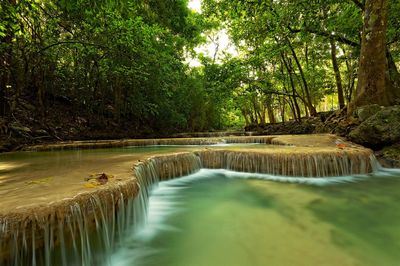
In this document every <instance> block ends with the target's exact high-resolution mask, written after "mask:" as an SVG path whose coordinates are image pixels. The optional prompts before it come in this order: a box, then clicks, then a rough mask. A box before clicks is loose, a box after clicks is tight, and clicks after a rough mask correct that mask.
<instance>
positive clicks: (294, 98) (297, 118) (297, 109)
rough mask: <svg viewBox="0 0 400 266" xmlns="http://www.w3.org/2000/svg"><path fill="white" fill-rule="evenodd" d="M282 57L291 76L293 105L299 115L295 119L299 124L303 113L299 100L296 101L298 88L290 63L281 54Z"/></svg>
mask: <svg viewBox="0 0 400 266" xmlns="http://www.w3.org/2000/svg"><path fill="white" fill-rule="evenodd" d="M281 57H282V61H283V64H284V65H285V68H286V70H287V72H288V74H289V80H290V86H291V88H292V97H293V104H294V107H295V110H296V113H297V117H296V116H295V117H294V119H295V120H296V121H298V122H301V112H300V107H299V104H298V103H297V99H296V87H295V85H294V81H293V77H292V72H291V70H290V68H289V65H288V63H287V62H286V59H285V56H284V55H283V54H281Z"/></svg>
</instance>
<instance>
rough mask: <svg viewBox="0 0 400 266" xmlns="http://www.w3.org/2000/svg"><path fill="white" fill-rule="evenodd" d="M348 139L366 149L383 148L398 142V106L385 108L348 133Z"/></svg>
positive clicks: (399, 109) (399, 117) (399, 130)
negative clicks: (366, 147)
mask: <svg viewBox="0 0 400 266" xmlns="http://www.w3.org/2000/svg"><path fill="white" fill-rule="evenodd" d="M349 138H350V139H351V140H352V141H353V142H356V143H359V144H362V145H365V146H368V147H383V146H387V145H392V144H395V143H397V142H399V141H400V106H399V105H395V106H390V107H385V108H383V109H382V110H380V111H378V112H377V113H376V114H374V115H372V116H370V117H369V118H368V119H366V120H365V121H364V122H362V123H361V124H360V125H359V126H358V127H356V128H355V129H354V130H352V131H351V132H350V133H349Z"/></svg>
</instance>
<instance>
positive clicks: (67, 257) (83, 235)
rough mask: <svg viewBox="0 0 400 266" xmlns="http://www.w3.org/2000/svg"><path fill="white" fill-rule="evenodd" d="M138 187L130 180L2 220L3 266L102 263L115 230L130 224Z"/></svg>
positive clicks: (0, 255) (0, 256) (0, 262)
mask: <svg viewBox="0 0 400 266" xmlns="http://www.w3.org/2000/svg"><path fill="white" fill-rule="evenodd" d="M138 189H139V187H138V186H137V184H136V182H132V181H126V182H123V183H121V184H119V185H115V186H112V187H109V188H106V189H99V190H98V191H96V192H93V193H83V194H80V195H77V196H76V197H74V198H71V199H65V200H63V201H61V202H56V203H53V204H49V205H47V206H40V207H36V208H34V209H25V210H18V211H16V212H15V213H12V214H10V213H9V214H7V216H3V217H0V265H46V266H48V265H94V264H98V262H100V261H104V260H105V259H107V257H108V256H107V254H109V253H110V251H111V250H112V245H113V243H114V242H115V241H114V240H115V239H117V238H118V237H119V236H118V235H116V232H123V231H124V230H126V229H127V228H128V227H129V226H130V225H131V224H132V222H131V220H132V215H133V212H134V211H135V212H136V208H135V206H134V198H135V195H136V194H137V193H138ZM98 251H101V252H98ZM94 254H96V255H95V256H94Z"/></svg>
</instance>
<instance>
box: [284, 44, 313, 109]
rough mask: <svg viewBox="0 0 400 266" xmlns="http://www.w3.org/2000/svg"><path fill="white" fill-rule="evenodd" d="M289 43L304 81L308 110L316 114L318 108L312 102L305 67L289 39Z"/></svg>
mask: <svg viewBox="0 0 400 266" xmlns="http://www.w3.org/2000/svg"><path fill="white" fill-rule="evenodd" d="M288 44H289V47H290V50H291V51H292V55H293V58H294V61H295V62H296V65H297V68H298V69H299V72H300V76H301V80H302V81H303V85H304V91H305V93H306V99H307V107H308V110H309V111H310V114H311V116H316V115H317V110H316V109H315V107H314V106H313V104H312V100H311V95H310V90H309V88H308V83H307V80H306V77H305V76H304V72H303V68H302V67H301V64H300V61H299V59H298V58H297V55H296V51H295V50H294V48H293V47H292V45H291V44H290V42H289V41H288Z"/></svg>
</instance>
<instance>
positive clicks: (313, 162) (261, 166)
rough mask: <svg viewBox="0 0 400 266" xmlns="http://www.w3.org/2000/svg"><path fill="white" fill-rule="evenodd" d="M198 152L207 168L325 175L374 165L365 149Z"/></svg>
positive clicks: (365, 170) (362, 171)
mask: <svg viewBox="0 0 400 266" xmlns="http://www.w3.org/2000/svg"><path fill="white" fill-rule="evenodd" d="M199 155H200V158H201V163H202V165H203V167H206V168H211V169H218V168H224V169H229V170H234V171H239V172H252V173H264V174H272V175H280V176H302V177H328V176H345V175H356V174H367V173H372V172H373V171H374V170H375V167H376V166H374V163H373V161H371V160H372V159H371V157H370V153H369V152H368V151H365V152H360V151H358V152H354V153H352V152H346V153H344V152H337V153H332V152H329V153H328V152H319V153H318V152H313V153H310V154H307V153H274V152H237V151H223V150H215V151H202V152H200V153H199Z"/></svg>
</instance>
